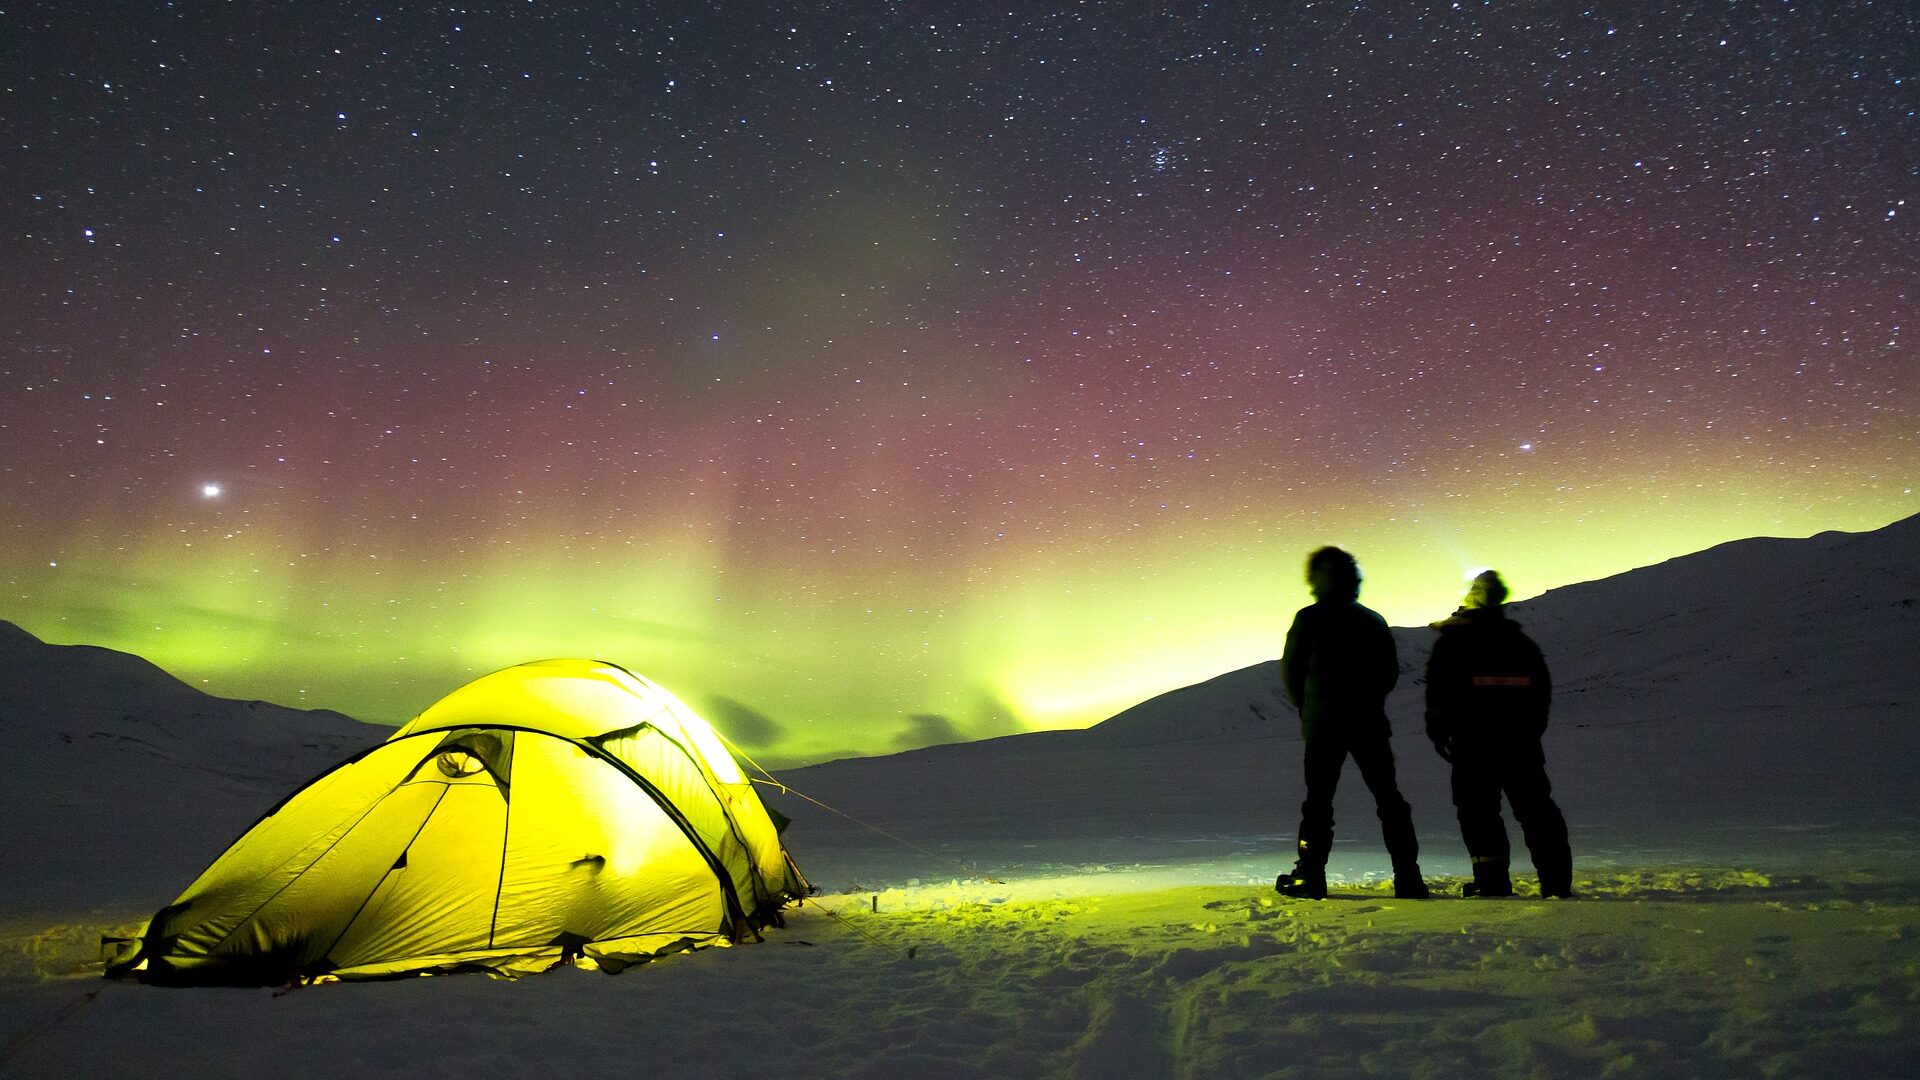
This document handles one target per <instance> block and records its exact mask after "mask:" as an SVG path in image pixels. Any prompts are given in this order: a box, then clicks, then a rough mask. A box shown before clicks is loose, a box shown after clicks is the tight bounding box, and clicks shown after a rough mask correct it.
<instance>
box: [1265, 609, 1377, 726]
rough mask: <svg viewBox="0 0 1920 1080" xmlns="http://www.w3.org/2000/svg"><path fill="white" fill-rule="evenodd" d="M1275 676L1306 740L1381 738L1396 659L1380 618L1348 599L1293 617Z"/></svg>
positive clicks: (1302, 610)
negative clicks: (1277, 675)
mask: <svg viewBox="0 0 1920 1080" xmlns="http://www.w3.org/2000/svg"><path fill="white" fill-rule="evenodd" d="M1280 678H1281V680H1282V682H1283V683H1284V684H1285V687H1286V692H1287V700H1289V701H1291V702H1293V704H1294V705H1295V706H1296V707H1297V708H1298V709H1299V710H1300V733H1301V735H1302V736H1303V737H1305V738H1306V739H1308V740H1309V741H1311V740H1313V739H1315V738H1317V737H1321V736H1325V735H1339V736H1343V737H1357V736H1363V735H1375V734H1378V735H1384V734H1387V708H1386V701H1387V692H1388V691H1390V690H1392V689H1393V684H1394V683H1396V682H1398V681H1399V680H1400V660H1399V657H1398V655H1397V654H1396V653H1395V652H1394V647H1393V634H1392V632H1391V631H1389V630H1388V629H1387V621H1386V620H1385V619H1382V618H1381V617H1380V616H1379V615H1378V614H1377V613H1375V612H1374V611H1373V610H1371V609H1369V608H1365V607H1362V606H1361V605H1360V604H1359V603H1357V602H1355V601H1352V600H1322V601H1320V602H1318V603H1315V604H1313V605H1311V606H1308V607H1304V608H1301V609H1300V611H1299V613H1298V614H1296V615H1295V616H1294V617H1293V626H1292V627H1291V628H1289V629H1288V630H1287V646H1286V651H1285V652H1284V653H1282V654H1281V656H1280Z"/></svg>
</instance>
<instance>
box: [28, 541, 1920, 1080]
mask: <svg viewBox="0 0 1920 1080" xmlns="http://www.w3.org/2000/svg"><path fill="white" fill-rule="evenodd" d="M1916 596H1920V519H1916V520H1908V521H1904V522H1899V523H1896V524H1894V525H1892V526H1889V527H1888V528H1886V529H1882V530H1879V531H1877V532H1874V533H1867V534H1857V535H1846V534H1824V535H1822V536H1818V537H1814V538H1811V539H1807V540H1756V541H1742V542H1739V543H1735V544H1729V545H1724V546H1722V547H1719V548H1715V549H1712V550H1710V551H1707V552H1702V553H1699V554H1696V555H1692V556H1688V557H1685V558H1682V559H1676V560H1673V561H1671V562H1668V563H1663V564H1661V565H1659V566H1655V567H1648V568H1645V569H1642V570H1637V571H1633V572H1631V573H1628V574H1624V575H1621V576H1619V577H1616V578H1612V579H1608V580H1606V581H1600V582H1592V583H1588V584H1584V585H1579V586H1572V587H1569V588H1566V589H1559V590H1555V591H1553V592H1550V593H1547V594H1545V595H1543V596H1540V597H1538V598H1535V599H1533V600H1530V601H1528V602H1526V603H1525V604H1522V605H1516V611H1515V614H1516V615H1517V617H1519V618H1520V619H1521V620H1522V621H1523V622H1525V623H1526V624H1527V625H1528V626H1529V628H1530V629H1531V630H1533V631H1534V632H1535V633H1536V635H1537V636H1538V637H1539V639H1540V640H1541V643H1542V645H1543V646H1544V648H1545V649H1546V652H1547V654H1548V657H1549V660H1550V662H1552V664H1553V665H1554V670H1555V674H1556V678H1557V681H1558V683H1559V688H1560V694H1559V696H1558V698H1557V706H1556V714H1555V722H1554V726H1553V728H1552V730H1551V732H1550V735H1549V742H1548V754H1549V771H1550V773H1551V775H1552V776H1553V777H1554V780H1555V784H1556V793H1557V795H1558V796H1559V797H1560V799H1561V802H1562V805H1563V806H1564V807H1565V808H1566V810H1567V816H1568V818H1569V820H1570V822H1571V823H1572V825H1573V828H1574V845H1575V858H1576V865H1577V874H1576V881H1577V888H1578V890H1579V892H1580V893H1581V894H1582V898H1581V899H1578V900H1575V901H1572V902H1560V901H1544V902H1543V901H1540V900H1538V899H1532V898H1526V897H1523V898H1521V899H1517V900H1514V901H1495V902H1472V901H1462V900H1435V901H1430V902H1425V903H1411V902H1400V901H1395V900H1393V899H1392V898H1391V896H1390V895H1389V893H1388V892H1387V891H1386V889H1385V887H1384V885H1383V884H1382V883H1381V881H1382V879H1383V878H1384V877H1385V876H1386V870H1387V867H1386V861H1385V855H1384V852H1383V851H1382V850H1381V849H1380V844H1379V840H1378V834H1377V829H1376V827H1375V826H1374V824H1373V820H1372V813H1371V807H1370V806H1369V805H1368V804H1367V800H1366V797H1365V793H1364V791H1363V790H1362V789H1361V786H1360V785H1359V784H1358V783H1357V780H1355V779H1354V778H1352V777H1351V776H1350V777H1349V782H1348V784H1347V787H1346V789H1345V790H1343V792H1342V795H1341V800H1340V803H1339V807H1338V809H1339V814H1340V819H1341V820H1340V826H1339V842H1338V845H1337V848H1336V855H1335V861H1334V865H1333V869H1334V871H1335V872H1336V875H1335V876H1336V879H1337V880H1336V884H1335V892H1336V897H1335V898H1334V899H1330V900H1328V901H1325V902H1320V903H1302V902H1296V901H1291V900H1287V899H1285V898H1280V897H1276V896H1275V895H1274V894H1273V892H1272V889H1271V881H1272V875H1273V874H1274V872H1275V871H1276V870H1277V869H1279V868H1281V867H1282V866H1284V865H1285V864H1286V862H1287V858H1288V853H1287V848H1288V846H1289V844H1290V841H1291V832H1292V828H1293V825H1294V817H1295V814H1296V813H1297V804H1298V801H1299V798H1300V793H1299V784H1298V779H1297V775H1296V774H1297V771H1298V754H1299V744H1298V741H1297V736H1296V735H1295V733H1294V730H1293V725H1294V721H1293V719H1292V717H1291V714H1290V713H1288V712H1287V711H1286V710H1285V709H1284V707H1283V706H1281V705H1280V704H1279V702H1278V701H1277V700H1275V699H1274V698H1273V697H1272V691H1271V686H1270V678H1269V676H1270V672H1266V671H1262V670H1261V669H1260V668H1258V667H1256V668H1250V669H1246V670H1244V671H1239V672H1229V673H1226V674H1224V675H1223V676H1221V677H1220V678H1217V679H1214V680H1210V681H1208V682H1206V683H1202V684H1199V685H1198V686H1195V687H1189V688H1186V689H1183V690H1179V691H1175V692H1173V693H1171V694H1167V695H1163V696H1161V697H1159V698H1155V699H1153V700H1152V701H1149V702H1144V703H1142V704H1141V705H1140V706H1137V707H1136V708H1134V709H1131V710H1128V711H1127V712H1125V713H1122V714H1121V715H1119V716H1117V717H1115V718H1114V719H1113V720H1110V721H1108V722H1107V723H1106V724H1103V725H1100V726H1099V727H1096V728H1094V729H1091V730H1089V731H1086V732H1052V733H1044V734H1035V735H1026V736H1015V737H1010V738H1004V739H998V740H992V741H990V742H985V743H974V744H967V745H961V746H951V747H936V748H930V749H927V750H920V751H913V752H910V753H907V754H900V755H895V756H893V757H889V758H878V759H860V760H851V761H843V762H835V763H830V764H827V765H822V766H817V767H814V768H810V769H801V770H795V771H794V772H792V773H789V774H783V777H782V778H783V779H784V780H786V781H787V782H788V783H790V784H793V785H795V787H796V788H797V789H798V790H799V791H804V792H805V793H807V795H808V796H811V797H812V798H814V799H817V800H820V801H821V802H824V803H828V804H831V805H832V806H833V807H835V808H837V809H838V810H840V811H842V812H844V813H846V814H852V815H854V816H856V817H859V818H861V819H864V820H866V821H869V822H871V823H873V824H874V825H877V826H880V827H883V828H885V829H886V830H887V831H888V832H890V833H892V834H893V836H894V837H897V839H894V838H887V837H882V836H880V835H878V834H876V833H874V832H872V831H870V830H869V829H867V828H865V827H863V826H861V825H858V824H855V823H853V822H850V821H849V820H847V819H846V818H845V817H842V816H839V815H837V814H834V813H830V812H828V811H826V810H824V809H821V808H820V807H819V806H818V805H816V804H815V803H812V802H808V801H805V800H804V799H802V798H800V797H799V796H797V795H785V796H782V795H778V794H774V795H772V796H771V798H770V801H772V802H774V803H775V804H776V805H778V806H780V808H782V809H783V810H785V811H786V812H788V813H790V814H791V815H792V816H793V817H794V819H795V821H794V824H793V826H792V828H791V829H790V830H789V832H788V840H789V843H790V846H791V847H792V850H793V851H794V854H795V856H796V858H797V859H798V860H799V862H800V863H801V865H802V867H803V868H804V869H806V870H807V871H808V873H809V874H810V876H811V877H812V878H813V880H814V881H815V882H816V883H817V884H819V885H821V886H823V888H824V889H825V890H826V894H825V895H823V896H822V897H820V898H818V899H817V900H813V901H809V902H808V903H807V904H806V905H804V906H802V907H801V908H799V909H798V910H796V911H795V912H793V913H792V917H791V918H790V920H789V926H788V927H787V928H786V929H784V930H778V931H773V932H771V933H770V934H769V936H768V940H767V942H766V943H764V944H761V945H756V946H751V947H744V948H736V949H724V950H710V951H707V952H703V953H698V954H691V955H686V956H679V957H674V958H671V959H669V960H666V961H663V962H660V963H657V964H652V965H647V966H645V967H643V968H641V969H639V970H636V971H633V972H630V973H627V974H625V975H622V976H619V977H606V976H600V975H595V974H590V973H585V972H579V971H560V972H554V973H551V974H549V975H546V976H542V977H538V978H532V979H527V980H522V981H520V982H517V983H510V984H509V983H497V982H491V981H489V980H486V979H482V978H479V977H454V978H445V979H419V980H406V981H399V982H392V983H381V984H371V985H356V986H343V987H323V988H314V989H308V990H301V991H299V992H297V993H294V994H290V995H286V996H274V995H273V994H271V993H270V992H268V991H169V990H158V989H152V988H146V987H140V986H137V985H125V984H118V983H111V984H110V983H104V982H102V981H100V980H98V979H97V977H96V976H97V973H98V970H99V968H98V964H97V960H96V951H95V943H96V942H97V939H98V936H99V935H100V933H102V932H103V931H109V930H117V931H120V932H126V931H129V930H131V929H133V928H134V927H135V926H137V925H138V920H139V919H141V918H143V917H144V916H145V915H147V914H149V913H151V911H152V910H153V909H155V908H157V907H158V906H159V905H161V904H163V903H165V902H166V901H167V900H169V899H171V898H172V896H173V895H174V894H175V893H176V892H177V891H178V889H179V888H180V887H182V886H184V885H185V884H186V882H187V881H188V880H189V879H190V878H191V877H192V876H193V875H194V874H195V873H196V872H198V870H199V869H200V868H201V867H203V866H204V865H205V864H206V863H207V862H208V861H210V860H211V859H212V858H213V856H214V855H216V854H217V853H218V851H219V850H220V848H221V847H223V846H224V845H225V843H227V841H228V840H229V839H231V837H232V836H233V835H234V834H235V833H237V832H238V831H239V830H240V829H242V828H244V827H245V826H246V824H247V823H248V822H250V821H251V820H253V818H254V817H255V816H257V815H258V814H259V813H260V812H261V811H263V810H265V809H266V808H267V807H268V806H270V805H271V804H272V803H273V802H275V801H277V800H278V799H279V798H280V797H281V796H283V795H285V794H286V793H287V792H288V791H290V790H292V789H293V788H294V787H296V786H297V785H298V784H299V783H300V782H301V780H303V779H304V778H305V777H306V776H307V775H310V774H311V773H313V772H317V771H318V770H319V769H320V768H321V767H323V766H325V765H326V764H330V763H331V762H332V761H334V760H337V759H338V758H340V757H343V756H345V755H346V754H348V753H351V752H352V751H353V750H355V749H357V748H359V747H360V746H362V745H365V744H367V743H370V742H372V741H374V740H377V739H378V738H380V737H381V736H383V735H384V734H385V732H384V730H382V729H377V728H366V727H361V726H357V725H354V724H353V723H352V722H351V721H348V720H346V719H345V718H343V717H338V716H333V715H329V714H311V713H296V712H293V711H292V710H278V709H275V708H274V707H272V706H264V705H261V704H259V703H252V704H247V703H237V702H217V701H215V700H214V699H210V698H206V697H205V696H204V695H198V694H197V692H195V691H192V690H191V688H188V687H185V686H184V685H182V684H179V683H177V682H176V681H174V680H171V679H170V678H168V677H166V676H165V675H164V674H162V673H160V672H159V671H158V670H157V669H154V668H152V667H151V665H146V664H145V663H144V662H143V661H138V660H137V659H135V658H132V657H125V656H123V655H121V654H113V653H108V652H107V651H105V650H90V649H75V650H62V649H57V648H55V647H52V646H45V645H41V644H40V643H38V642H37V641H33V640H32V639H31V638H30V637H28V636H27V635H25V634H24V632H20V631H17V630H15V629H13V628H10V627H4V626H0V730H4V731H5V732H6V733H7V734H8V736H9V744H10V746H11V747H12V752H11V753H10V754H8V755H6V756H5V757H4V758H0V779H4V781H5V786H4V788H3V789H0V815H4V820H5V821H6V823H7V826H8V827H7V828H6V829H4V830H0V844H4V845H5V846H4V848H0V856H3V857H4V859H5V862H4V863H0V865H4V866H6V867H7V868H8V870H7V872H6V874H5V875H4V877H3V878H0V913H4V914H3V915H0V1040H4V1042H0V1076H16V1075H18V1076H59V1075H88V1076H109V1077H110V1076H129V1077H131V1076H150V1075H153V1074H155V1073H159V1072H185V1073H192V1074H197V1075H206V1076H241V1075H255V1074H259V1073H263V1072H268V1071H271V1072H273V1073H275V1074H280V1075H291V1076H308V1075H322V1074H325V1075H356V1076H362V1075H364V1076H401V1075H405V1076H409V1077H417V1076H421V1075H427V1076H453V1075H473V1074H479V1075H492V1076H546V1075H551V1074H553V1073H554V1072H555V1071H558V1070H559V1069H562V1068H565V1069H567V1070H570V1071H571V1070H575V1069H583V1068H584V1069H588V1070H592V1071H601V1070H608V1069H619V1070H621V1071H623V1072H639V1073H642V1074H647V1073H654V1074H671V1075H690V1076H746V1075H765V1074H767V1073H769V1072H774V1071H780V1072H793V1073H798V1074H800V1075H809V1076H813V1075H817V1076H829V1075H831V1076H868V1077H896V1076H908V1075H911V1076H921V1077H976V1076H979V1077H988V1076H1101V1077H1115V1076H1118V1077H1129V1076H1142V1077H1157V1076H1193V1077H1202V1076H1328V1075H1331V1076H1407V1075H1413V1076H1438V1075H1460V1074H1463V1073H1489V1074H1493V1075H1503V1076H1545V1077H1588V1076H1596V1075H1609V1076H1694V1075H1752V1076H1813V1075H1848V1076H1866V1075H1888V1076H1891V1075H1908V1074H1911V1071H1912V1068H1913V1066H1912V1062H1913V1061H1915V1060H1916V1056H1915V1055H1916V1053H1917V1052H1920V1032H1917V1031H1916V1023H1915V1017H1917V1016H1920V872H1916V870H1915V869H1914V868H1915V866H1916V865H1920V864H1917V863H1916V860H1915V854H1916V847H1920V798H1916V789H1915V785H1914V782H1913V780H1912V777H1913V776H1914V775H1915V766H1916V765H1917V764H1920V708H1917V707H1916V706H1917V703H1920V693H1917V692H1916V691H1917V690H1920V685H1917V682H1916V679H1917V676H1916V668H1917V667H1920V665H1916V664H1915V663H1914V660H1915V658H1916V657H1920V649H1916V648H1915V646H1916V645H1920V616H1917V615H1916V612H1915V606H1914V599H1915V597H1916ZM1435 614H1436V615H1440V614H1444V613H1440V612H1437V613H1435ZM1396 633H1397V634H1398V636H1399V640H1400V642H1401V653H1402V666H1403V668H1404V669H1405V672H1406V674H1405V677H1404V679H1403V686H1402V688H1401V689H1400V690H1399V691H1398V692H1397V693H1396V696H1395V699H1394V701H1393V702H1392V703H1391V712H1392V716H1393V718H1394V720H1395V723H1396V725H1397V727H1398V729H1399V730H1400V732H1401V738H1400V739H1399V740H1398V751H1399V755H1400V759H1401V771H1402V779H1403V783H1404V786H1405V788H1406V790H1407V793H1408V796H1409V798H1410V800H1411V801H1412V802H1413V804H1414V810H1415V815H1416V823H1417V824H1418V826H1419V828H1420V831H1421V836H1422V841H1423V844H1424V845H1425V852H1424V854H1423V861H1424V863H1425V865H1426V867H1427V870H1428V874H1429V877H1430V878H1434V879H1436V880H1437V882H1438V883H1439V884H1441V885H1442V886H1443V887H1445V888H1451V887H1452V886H1453V885H1455V884H1457V881H1455V880H1446V879H1449V878H1457V876H1458V875H1460V874H1462V873H1464V871H1465V865H1464V858H1463V855H1462V853H1461V852H1460V850H1459V845H1458V840H1457V836H1456V835H1455V833H1454V831H1453V823H1452V820H1451V808H1450V806H1449V805H1448V803H1447V799H1446V790H1445V774H1444V771H1443V768H1442V766H1441V764H1440V763H1439V762H1438V761H1437V759H1435V758H1433V756H1432V755H1431V753H1430V752H1429V751H1428V750H1427V748H1426V746H1425V741H1424V739H1422V738H1420V737H1419V735H1418V723H1419V721H1418V717H1419V707H1418V702H1419V693H1420V687H1419V685H1418V682H1419V670H1420V666H1421V664H1422V663H1423V661H1424V652H1425V648H1426V643H1427V641H1428V640H1429V639H1430V638H1431V636H1432V635H1431V632H1430V631H1427V630H1424V629H1412V630H1400V631H1397V632H1396ZM1515 839H1516V843H1517V841H1518V837H1517V835H1516V837H1515ZM1516 857H1517V863H1518V865H1517V867H1516V868H1517V869H1518V870H1519V871H1521V872H1522V874H1523V875H1524V872H1525V870H1526V864H1525V861H1524V854H1523V851H1522V852H1516Z"/></svg>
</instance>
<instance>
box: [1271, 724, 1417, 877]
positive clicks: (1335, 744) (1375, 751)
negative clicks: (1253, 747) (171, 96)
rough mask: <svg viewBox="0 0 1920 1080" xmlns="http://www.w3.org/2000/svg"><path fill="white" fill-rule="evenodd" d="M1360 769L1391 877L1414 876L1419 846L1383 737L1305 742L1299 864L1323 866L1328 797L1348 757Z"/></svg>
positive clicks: (1329, 835)
mask: <svg viewBox="0 0 1920 1080" xmlns="http://www.w3.org/2000/svg"><path fill="white" fill-rule="evenodd" d="M1349 754H1351V755H1352V756H1353V763H1354V764H1355V765H1358V766H1359V767H1360V779H1362V780H1364V781H1366V784H1367V790H1368V791H1371V792H1373V803H1374V808H1375V810H1376V812H1377V813H1378V814H1379V815H1380V835H1381V838H1382V839H1384V840H1385V841H1386V843H1387V855H1388V856H1389V857H1390V858H1392V859H1393V868H1394V872H1395V873H1402V872H1412V871H1416V870H1417V869H1418V867H1419V863H1420V842H1419V841H1418V840H1417V839H1415V838H1414V835H1413V808H1412V807H1410V806H1408V805H1407V800H1405V799H1403V798H1401V797H1400V785H1399V781H1398V780H1397V778H1396V777H1395V776H1394V771H1393V748H1392V747H1391V746H1390V745H1388V742H1387V736H1386V734H1385V733H1382V734H1379V735H1374V736H1367V737H1362V738H1357V739H1341V738H1335V737H1327V736H1321V737H1318V738H1311V739H1308V740H1307V754H1306V758H1307V801H1306V802H1303V803H1301V804H1300V863H1301V865H1303V866H1312V867H1323V866H1325V865H1326V864H1327V852H1328V851H1329V850H1330V849H1331V848H1332V847H1333V792H1334V789H1335V788H1337V787H1339V786H1340V770H1341V769H1342V768H1343V767H1344V766H1345V765H1346V762H1347V756H1348V755H1349Z"/></svg>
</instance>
